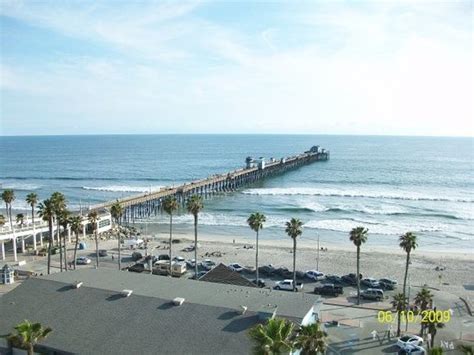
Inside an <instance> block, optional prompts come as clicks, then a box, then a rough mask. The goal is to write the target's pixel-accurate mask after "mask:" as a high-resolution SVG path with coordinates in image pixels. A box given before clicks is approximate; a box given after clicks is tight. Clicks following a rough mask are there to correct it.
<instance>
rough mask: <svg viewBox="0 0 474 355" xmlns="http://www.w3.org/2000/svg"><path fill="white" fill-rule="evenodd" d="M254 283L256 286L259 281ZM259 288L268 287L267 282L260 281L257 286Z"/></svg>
mask: <svg viewBox="0 0 474 355" xmlns="http://www.w3.org/2000/svg"><path fill="white" fill-rule="evenodd" d="M252 283H253V284H254V285H257V280H256V279H255V280H252ZM257 286H258V287H265V286H266V284H265V280H262V279H258V285H257Z"/></svg>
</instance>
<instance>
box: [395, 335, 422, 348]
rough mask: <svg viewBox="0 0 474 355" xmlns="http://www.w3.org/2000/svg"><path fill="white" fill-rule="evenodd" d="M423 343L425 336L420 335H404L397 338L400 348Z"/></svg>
mask: <svg viewBox="0 0 474 355" xmlns="http://www.w3.org/2000/svg"><path fill="white" fill-rule="evenodd" d="M412 345H414V346H420V345H423V338H422V337H419V336H418V335H404V336H402V337H400V338H398V340H397V346H398V347H399V348H400V349H406V348H407V347H408V346H412Z"/></svg>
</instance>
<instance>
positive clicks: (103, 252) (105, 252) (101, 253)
mask: <svg viewBox="0 0 474 355" xmlns="http://www.w3.org/2000/svg"><path fill="white" fill-rule="evenodd" d="M107 255H108V254H107V250H105V249H100V250H99V256H107Z"/></svg>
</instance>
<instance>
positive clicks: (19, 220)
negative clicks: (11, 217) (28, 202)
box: [16, 213, 25, 227]
mask: <svg viewBox="0 0 474 355" xmlns="http://www.w3.org/2000/svg"><path fill="white" fill-rule="evenodd" d="M16 224H19V225H20V227H23V225H24V224H25V215H24V214H23V213H18V214H17V215H16Z"/></svg>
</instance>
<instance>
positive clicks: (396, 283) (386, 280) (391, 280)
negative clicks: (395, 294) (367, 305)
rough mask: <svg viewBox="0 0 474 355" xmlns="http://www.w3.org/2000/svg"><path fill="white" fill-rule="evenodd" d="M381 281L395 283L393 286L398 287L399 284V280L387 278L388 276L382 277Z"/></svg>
mask: <svg viewBox="0 0 474 355" xmlns="http://www.w3.org/2000/svg"><path fill="white" fill-rule="evenodd" d="M379 282H384V283H387V284H391V285H393V287H396V286H397V285H398V282H397V280H393V279H387V278H383V279H380V280H379Z"/></svg>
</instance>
